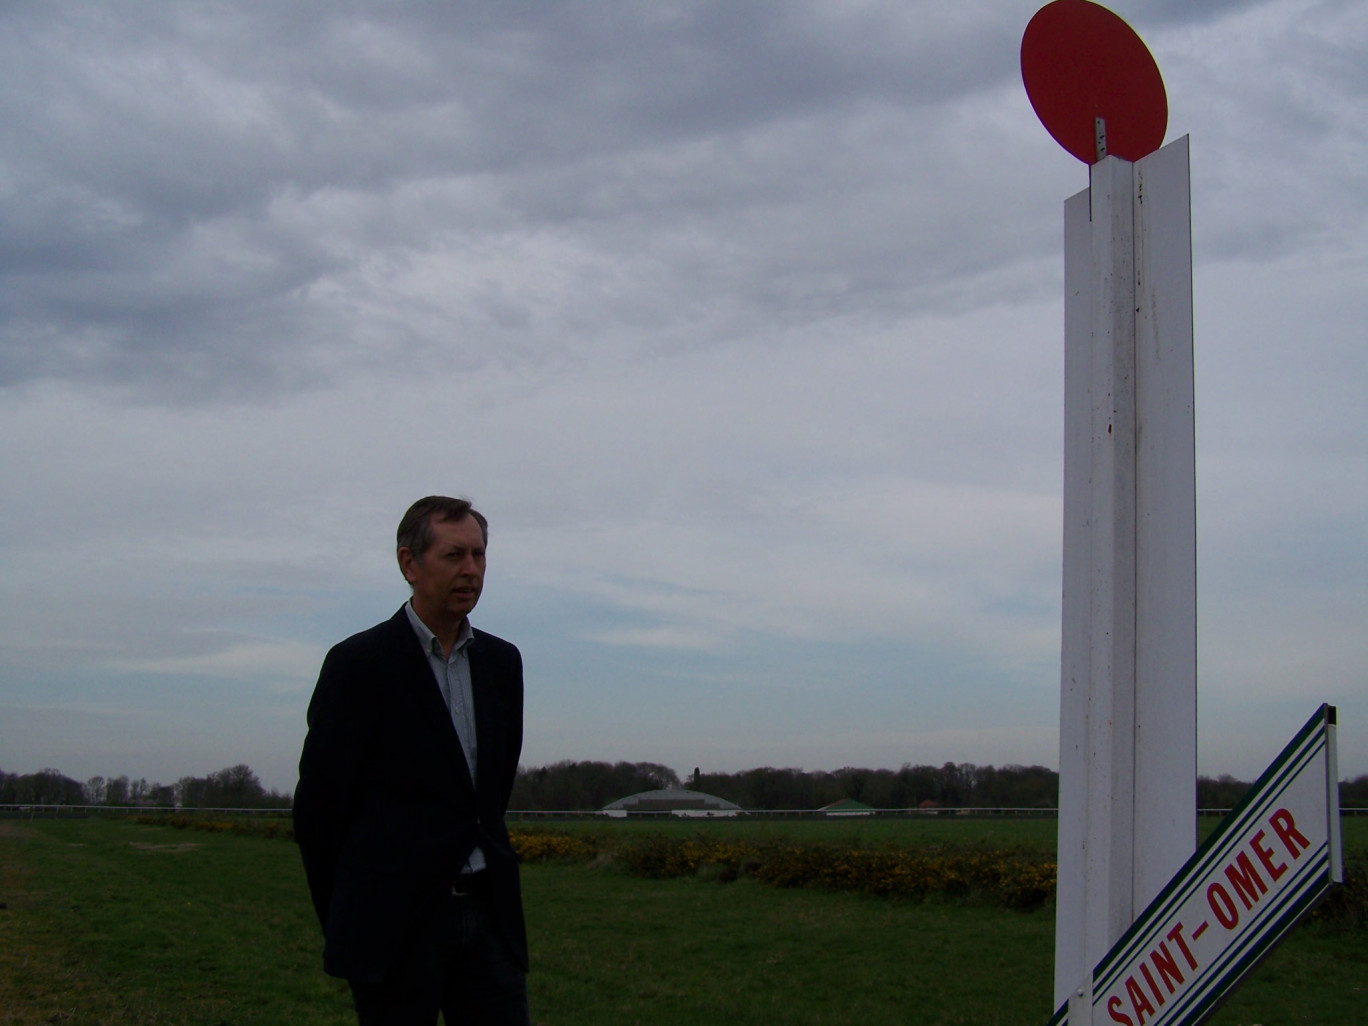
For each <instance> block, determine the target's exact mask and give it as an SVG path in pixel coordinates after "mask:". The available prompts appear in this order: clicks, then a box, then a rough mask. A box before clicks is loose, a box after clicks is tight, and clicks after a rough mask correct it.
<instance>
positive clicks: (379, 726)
mask: <svg viewBox="0 0 1368 1026" xmlns="http://www.w3.org/2000/svg"><path fill="white" fill-rule="evenodd" d="M488 537H489V533H488V524H487V522H486V521H485V518H484V517H483V516H481V515H480V514H479V513H477V512H476V511H475V510H474V509H472V508H471V506H470V503H469V502H466V501H465V500H463V499H450V498H446V497H444V496H428V497H427V498H425V499H420V500H418V502H416V503H414V504H413V506H411V507H410V508H409V510H408V512H407V513H405V514H404V518H403V520H401V521H400V523H399V531H398V538H397V545H396V550H397V552H396V554H397V556H398V560H399V569H400V571H402V573H403V575H404V578H405V579H406V580H407V581H408V583H409V585H410V586H411V587H412V589H413V597H412V598H411V599H410V601H409V602H408V603H406V604H405V605H404V606H403V607H402V608H401V609H400V610H399V612H397V613H396V614H395V615H394V616H393V617H392V618H390V619H389V620H388V621H386V622H384V623H381V624H379V625H377V626H375V627H372V628H371V629H370V630H368V631H363V632H362V633H360V634H357V635H354V636H352V637H350V638H348V639H347V640H346V641H343V642H342V643H341V644H339V645H337V646H335V647H334V648H333V649H332V651H330V652H329V653H328V656H327V658H326V659H325V660H324V662H323V669H322V671H321V672H320V673H319V677H318V685H317V687H316V688H315V690H314V695H313V700H312V701H311V702H310V703H309V715H308V720H309V733H308V737H307V738H306V739H305V741H304V752H303V754H302V755H301V756H300V760H299V787H298V789H297V790H296V791H295V803H294V827H295V838H296V839H297V840H298V842H299V850H300V853H301V854H302V855H303V858H304V871H305V875H306V876H307V877H308V881H309V891H310V894H311V895H312V897H313V903H314V908H315V910H316V911H317V912H318V918H319V921H320V922H321V923H322V924H323V931H324V938H325V940H324V948H323V966H324V968H325V969H326V970H327V971H328V972H329V973H331V974H332V975H334V976H343V977H346V979H347V980H348V981H349V982H350V983H351V988H352V997H353V1000H354V1003H355V1005H356V1011H357V1017H358V1019H359V1021H360V1023H361V1026H372V1024H386V1026H388V1024H405V1026H407V1024H415V1026H416V1024H419V1023H422V1024H423V1026H433V1024H435V1023H436V1021H437V1013H438V1010H439V1009H440V1010H441V1011H442V1014H443V1016H444V1017H445V1021H446V1023H447V1024H448V1026H456V1024H458V1023H460V1024H466V1023H472V1024H500V1026H502V1024H510V1026H511V1024H518V1026H526V1024H527V1022H528V1012H527V989H526V972H527V937H526V932H525V930H524V926H523V913H522V897H521V893H520V891H519V885H518V864H517V857H516V856H515V855H514V853H513V849H512V847H511V845H510V844H509V839H508V831H507V829H506V827H505V826H504V813H505V812H506V811H507V809H508V800H509V796H510V794H511V793H512V790H513V779H514V776H515V775H516V773H517V769H518V756H519V754H520V753H521V751H522V706H523V680H522V657H521V656H520V655H519V654H518V650H517V649H516V648H514V647H513V646H512V645H510V644H509V643H508V642H506V641H502V640H500V639H499V638H496V637H494V636H492V635H489V634H485V633H484V632H483V631H478V630H474V629H473V628H472V627H471V626H470V620H469V614H470V611H471V610H472V609H474V608H475V604H476V603H477V602H478V601H479V600H480V591H481V589H482V588H483V587H484V573H485V547H486V545H487V543H488Z"/></svg>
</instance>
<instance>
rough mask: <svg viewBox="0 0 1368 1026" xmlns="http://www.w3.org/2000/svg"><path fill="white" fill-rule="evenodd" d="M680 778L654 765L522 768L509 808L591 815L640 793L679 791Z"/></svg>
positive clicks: (573, 764) (569, 763) (561, 764)
mask: <svg viewBox="0 0 1368 1026" xmlns="http://www.w3.org/2000/svg"><path fill="white" fill-rule="evenodd" d="M678 786H679V777H678V775H677V774H676V773H675V771H674V770H672V769H670V768H669V767H668V766H662V765H660V764H659V763H654V762H617V763H607V762H573V761H569V760H567V761H564V762H557V763H552V764H551V765H549V766H535V767H519V768H518V775H517V778H516V779H515V780H514V783H513V797H512V800H511V801H510V803H509V806H510V808H513V809H518V810H527V811H567V812H570V811H592V810H595V809H601V808H603V807H604V806H605V805H607V804H608V803H609V802H614V801H616V800H617V799H619V798H625V797H627V795H630V794H637V793H639V792H641V791H655V790H658V789H660V788H664V787H678Z"/></svg>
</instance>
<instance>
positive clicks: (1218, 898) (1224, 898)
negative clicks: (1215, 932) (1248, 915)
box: [1207, 883, 1240, 930]
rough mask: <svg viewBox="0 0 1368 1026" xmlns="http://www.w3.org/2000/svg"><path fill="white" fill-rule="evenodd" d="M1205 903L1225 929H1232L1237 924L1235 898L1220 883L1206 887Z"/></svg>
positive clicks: (1238, 919) (1238, 915)
mask: <svg viewBox="0 0 1368 1026" xmlns="http://www.w3.org/2000/svg"><path fill="white" fill-rule="evenodd" d="M1207 904H1208V905H1210V906H1211V911H1213V912H1215V913H1216V918H1217V919H1218V920H1219V921H1220V923H1221V925H1222V926H1224V927H1225V928H1226V929H1227V930H1233V929H1235V927H1236V926H1237V925H1239V922H1240V913H1239V912H1237V911H1236V910H1235V900H1234V899H1233V898H1231V896H1230V892H1229V891H1227V890H1226V889H1225V888H1224V887H1222V886H1221V885H1220V884H1218V883H1214V884H1212V885H1211V886H1210V887H1208V888H1207Z"/></svg>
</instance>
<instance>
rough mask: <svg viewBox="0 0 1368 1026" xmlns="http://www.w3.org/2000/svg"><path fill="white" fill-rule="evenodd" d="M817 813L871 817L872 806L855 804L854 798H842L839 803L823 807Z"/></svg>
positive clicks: (861, 803) (872, 812) (862, 803)
mask: <svg viewBox="0 0 1368 1026" xmlns="http://www.w3.org/2000/svg"><path fill="white" fill-rule="evenodd" d="M817 811H818V812H824V813H826V814H827V815H828V816H872V815H874V806H872V805H866V804H865V803H864V802H857V801H856V800H855V799H854V798H842V799H841V800H840V801H839V802H832V803H831V804H830V805H823V806H822V807H821V808H820V809H818V810H817Z"/></svg>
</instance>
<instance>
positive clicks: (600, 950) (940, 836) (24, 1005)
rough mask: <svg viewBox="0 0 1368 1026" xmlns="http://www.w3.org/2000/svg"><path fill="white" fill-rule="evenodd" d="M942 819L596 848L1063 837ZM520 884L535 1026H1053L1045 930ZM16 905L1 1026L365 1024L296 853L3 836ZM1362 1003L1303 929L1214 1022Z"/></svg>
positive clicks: (891, 908) (802, 902) (154, 833)
mask: <svg viewBox="0 0 1368 1026" xmlns="http://www.w3.org/2000/svg"><path fill="white" fill-rule="evenodd" d="M947 819H949V818H948V817H946V818H944V819H942V818H939V817H938V818H937V819H936V820H934V821H932V822H931V823H922V822H921V821H911V823H909V821H881V820H864V821H850V820H846V821H836V822H831V823H822V822H811V821H789V822H775V821H759V822H755V821H751V822H745V821H739V820H737V821H710V822H707V823H703V824H699V823H697V822H683V823H664V824H662V823H659V822H652V823H650V824H637V823H628V822H612V823H608V824H603V823H602V822H597V823H594V824H593V825H592V829H594V830H600V831H601V830H604V829H618V828H628V829H630V830H632V831H637V830H640V829H643V828H645V827H646V826H649V827H651V828H653V829H656V830H659V829H660V828H661V827H665V828H666V829H668V830H671V831H679V832H681V833H684V834H686V835H688V836H693V835H694V834H696V833H698V832H699V831H700V828H702V829H703V830H704V831H706V832H707V833H710V834H711V833H712V831H713V830H714V829H716V828H721V829H722V830H724V831H727V832H729V835H730V836H734V837H738V838H739V837H748V838H757V837H760V838H764V839H772V838H775V837H784V838H789V839H794V840H813V839H819V838H820V839H832V840H835V839H840V838H846V839H851V838H859V839H863V840H879V841H901V842H904V843H907V842H913V843H915V841H917V840H920V841H922V842H927V843H946V842H948V841H959V842H965V841H977V840H991V841H997V842H1000V843H1009V844H1022V843H1030V842H1031V840H1032V838H1037V839H1039V838H1042V837H1044V836H1045V835H1043V834H1038V833H1036V831H1037V830H1038V825H1037V824H1038V821H1014V822H1012V823H1006V822H1005V821H983V820H959V821H953V820H952V821H949V822H946V821H945V820H947ZM1047 825H1048V827H1049V829H1050V831H1051V832H1052V830H1053V823H1048V822H1047ZM1365 825H1368V823H1365ZM1346 826H1348V823H1346ZM757 828H758V830H759V832H758V833H757V832H756V831H757ZM959 828H964V830H963V831H962V832H960V830H959ZM575 829H589V826H588V825H581V826H580V827H577V828H575ZM1018 830H1019V831H1020V832H1017V831H1018ZM908 831H911V832H908ZM945 831H949V833H946V832H945ZM985 831H987V832H988V833H986V834H985ZM1350 833H1351V832H1350V830H1348V829H1346V846H1347V847H1354V846H1362V843H1363V842H1362V840H1361V839H1359V838H1361V837H1362V835H1361V834H1359V833H1358V831H1357V827H1355V831H1354V833H1355V837H1356V839H1354V840H1350ZM1040 843H1041V844H1044V843H1046V842H1045V841H1043V840H1040ZM523 880H524V891H525V897H526V905H527V918H528V929H529V934H530V937H531V943H532V957H533V972H532V975H531V977H530V978H529V986H530V989H531V1002H532V1010H533V1021H534V1023H536V1024H537V1026H590V1024H593V1026H613V1024H630V1023H642V1024H657V1023H667V1024H669V1026H692V1024H699V1026H703V1024H706V1026H717V1024H723V1026H760V1024H785V1026H787V1024H793V1026H806V1024H827V1023H832V1024H835V1023H860V1024H869V1026H878V1024H882V1023H900V1024H909V1023H911V1024H928V1026H930V1024H952V1023H954V1024H960V1023H964V1024H969V1023H974V1024H984V1026H991V1024H998V1023H1001V1024H1016V1023H1022V1024H1028V1023H1029V1024H1041V1026H1043V1023H1044V1022H1045V1021H1046V1020H1047V1019H1048V1018H1049V1014H1050V1012H1051V1010H1052V1009H1051V1008H1050V1004H1051V989H1052V985H1051V974H1052V970H1051V962H1052V949H1053V938H1054V924H1053V915H1052V910H1051V909H1050V908H1048V907H1047V908H1045V909H1042V910H1040V911H1037V912H1033V913H1029V914H1023V913H1019V912H1012V911H1007V910H1003V909H998V908H993V907H984V906H974V905H966V904H955V903H949V902H934V901H928V902H926V903H921V904H917V903H912V902H906V901H893V900H888V899H879V898H870V897H864V896H860V895H854V894H838V893H829V892H823V891H813V890H782V889H777V888H774V887H769V886H766V885H763V884H760V883H757V882H755V881H753V880H749V879H745V878H742V879H741V880H738V881H736V882H734V883H729V884H722V883H718V882H714V881H712V880H707V879H700V878H687V879H677V880H663V881H657V880H646V879H640V878H636V877H632V876H627V875H624V874H622V873H620V872H616V871H613V870H612V869H609V868H606V867H603V866H595V865H566V864H545V865H530V866H526V867H524V870H523ZM0 902H5V903H6V904H7V905H8V908H7V909H5V910H0V1024H4V1026H28V1024H34V1026H37V1024H47V1023H62V1024H68V1026H74V1024H125V1023H127V1024H140V1026H141V1024H156V1026H175V1024H186V1026H191V1024H193V1026H228V1024H232V1026H247V1024H296V1023H298V1024H304V1026H310V1024H333V1023H336V1024H341V1023H350V1022H353V1021H354V1018H353V1016H352V1014H351V1011H350V1000H349V997H348V994H347V988H346V985H345V984H343V983H342V982H341V981H337V980H333V979H331V978H330V977H328V976H326V975H324V973H323V971H322V968H321V957H320V952H321V947H322V938H321V936H320V932H319V930H318V926H317V923H316V921H315V920H314V917H313V911H312V908H311V907H310V905H309V902H308V897H307V895H306V893H305V888H304V879H303V873H302V871H301V869H300V866H299V858H298V854H297V852H296V850H295V847H294V845H293V844H290V843H287V842H284V841H279V840H266V839H262V838H257V837H251V836H235V835H232V834H223V833H205V832H200V831H187V830H174V829H171V828H168V827H163V826H144V825H138V824H135V823H132V822H128V821H120V820H102V819H91V820H66V821H48V822H42V821H39V822H34V823H23V824H21V823H17V822H16V821H0ZM1365 981H1368V936H1365V934H1364V933H1363V932H1362V931H1360V932H1357V933H1346V932H1342V931H1341V932H1334V931H1330V930H1328V929H1325V928H1323V927H1320V926H1314V925H1313V926H1308V927H1303V928H1300V929H1298V930H1297V931H1295V933H1294V934H1293V936H1292V937H1291V938H1290V939H1289V940H1288V941H1287V942H1286V943H1284V944H1283V945H1282V947H1280V948H1279V949H1278V950H1277V951H1276V952H1275V953H1274V954H1273V956H1272V957H1271V958H1270V959H1269V960H1268V962H1266V963H1265V964H1264V965H1263V966H1261V967H1260V968H1259V969H1258V970H1257V972H1256V973H1255V976H1254V977H1253V979H1252V980H1251V981H1250V982H1249V983H1247V984H1246V986H1245V987H1244V988H1243V989H1242V991H1241V992H1240V993H1239V994H1237V995H1236V996H1235V997H1234V998H1233V999H1232V1001H1231V1002H1230V1004H1229V1005H1228V1006H1227V1007H1226V1008H1224V1009H1222V1011H1221V1012H1220V1013H1218V1015H1217V1017H1216V1018H1215V1019H1214V1020H1213V1022H1214V1023H1217V1024H1219V1026H1250V1024H1253V1023H1264V1024H1267V1026H1272V1024H1274V1023H1298V1022H1317V1023H1340V1022H1353V1021H1356V1019H1357V1018H1358V1017H1359V1016H1360V1015H1361V1004H1362V1001H1363V999H1364V997H1365V991H1364V987H1365Z"/></svg>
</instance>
